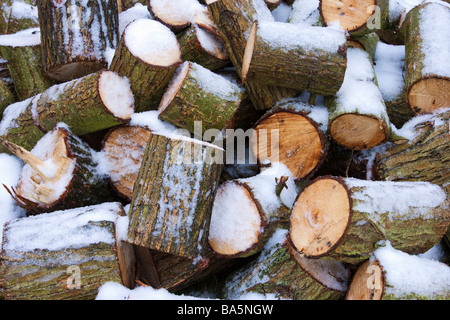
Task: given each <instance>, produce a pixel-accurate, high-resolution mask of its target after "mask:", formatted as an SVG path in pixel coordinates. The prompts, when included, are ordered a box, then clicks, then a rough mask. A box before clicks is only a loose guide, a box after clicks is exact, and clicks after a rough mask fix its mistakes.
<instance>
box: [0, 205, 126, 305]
mask: <svg viewBox="0 0 450 320" xmlns="http://www.w3.org/2000/svg"><path fill="white" fill-rule="evenodd" d="M123 215H125V213H124V212H123V209H122V206H121V205H120V204H119V203H104V204H100V205H98V206H90V207H83V208H77V209H73V210H64V211H56V212H52V213H46V214H41V215H38V216H33V217H26V218H21V219H16V220H12V221H10V222H8V223H7V224H6V226H5V230H4V236H3V246H2V252H1V259H2V260H1V262H2V264H1V266H0V269H1V271H0V272H1V274H2V277H1V291H2V294H3V296H4V298H5V299H8V300H78V299H80V300H86V299H92V300H93V299H95V297H96V295H97V293H98V288H99V287H100V286H101V285H102V284H103V283H106V282H109V281H114V282H119V283H121V284H123V285H126V286H127V287H128V288H133V287H134V274H133V268H134V267H133V264H134V262H133V256H132V255H130V252H129V251H127V250H128V249H129V248H126V247H123V243H120V242H121V240H120V233H119V231H118V228H117V227H118V225H117V224H118V221H119V219H123V218H125V217H121V216H123ZM17 234H19V236H18V235H17ZM20 235H22V237H21V236H20ZM52 240H53V241H52ZM96 241H98V242H96ZM125 257H127V258H125ZM121 269H122V270H127V272H121ZM123 276H126V278H123ZM130 279H132V281H130Z"/></svg>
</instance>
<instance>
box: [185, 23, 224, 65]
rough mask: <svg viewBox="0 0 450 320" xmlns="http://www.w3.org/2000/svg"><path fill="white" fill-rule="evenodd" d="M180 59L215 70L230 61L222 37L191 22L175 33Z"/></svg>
mask: <svg viewBox="0 0 450 320" xmlns="http://www.w3.org/2000/svg"><path fill="white" fill-rule="evenodd" d="M177 38H178V42H179V43H180V46H181V59H182V60H183V61H191V62H195V63H198V64H199V65H201V66H203V67H205V68H207V69H209V70H211V71H215V70H217V69H221V68H223V67H226V66H227V65H228V64H229V63H230V59H229V58H228V53H227V52H226V50H225V47H224V44H223V41H222V39H221V38H220V37H219V36H217V35H216V34H214V33H212V32H211V31H209V30H207V29H205V28H204V27H203V26H201V25H197V24H193V25H191V26H190V27H189V28H187V29H186V30H185V31H183V32H181V33H179V34H178V35H177Z"/></svg>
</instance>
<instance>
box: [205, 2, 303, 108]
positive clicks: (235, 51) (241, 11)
mask: <svg viewBox="0 0 450 320" xmlns="http://www.w3.org/2000/svg"><path fill="white" fill-rule="evenodd" d="M207 2H208V10H209V12H210V13H211V17H212V19H213V21H214V22H215V25H216V26H217V29H218V32H219V34H220V36H221V38H222V40H223V41H224V44H225V48H226V50H227V52H228V55H229V57H230V61H231V62H232V64H233V66H234V67H235V68H236V71H237V73H238V75H239V77H241V67H242V62H243V57H244V51H245V46H246V44H247V39H246V36H245V35H246V34H248V32H249V31H250V28H251V26H252V23H253V21H255V20H260V21H263V20H265V19H273V16H272V15H271V13H270V10H268V8H267V7H266V6H264V7H261V6H258V3H256V4H255V3H254V0H239V1H234V0H233V1H232V0H215V1H214V0H211V1H207ZM271 21H272V20H271ZM245 88H246V90H247V92H248V95H249V97H250V99H251V101H252V103H253V105H254V107H255V108H256V109H257V110H267V109H270V108H272V107H273V106H274V105H275V104H276V103H277V102H278V101H280V100H282V99H284V98H291V97H294V96H295V95H296V94H297V91H296V90H294V89H290V88H283V87H280V86H271V85H265V84H261V83H259V82H256V81H247V82H246V83H245Z"/></svg>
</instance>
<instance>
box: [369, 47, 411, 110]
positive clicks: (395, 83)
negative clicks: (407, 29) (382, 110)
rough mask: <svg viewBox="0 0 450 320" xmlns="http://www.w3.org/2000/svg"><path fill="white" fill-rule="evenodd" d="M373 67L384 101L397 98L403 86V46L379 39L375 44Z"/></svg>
mask: <svg viewBox="0 0 450 320" xmlns="http://www.w3.org/2000/svg"><path fill="white" fill-rule="evenodd" d="M374 62H375V64H374V68H375V73H376V77H377V80H378V87H379V89H380V91H381V94H382V96H383V99H384V100H385V101H393V100H395V99H396V98H398V97H399V96H400V95H401V93H402V91H403V88H404V86H405V80H404V79H403V68H404V65H405V46H404V45H391V44H386V43H383V42H381V41H379V42H378V44H377V49H376V51H375V58H374Z"/></svg>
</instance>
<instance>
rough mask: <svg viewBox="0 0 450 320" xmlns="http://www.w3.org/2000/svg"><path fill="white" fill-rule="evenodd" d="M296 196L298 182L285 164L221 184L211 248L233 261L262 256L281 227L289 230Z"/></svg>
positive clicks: (216, 202) (211, 229) (211, 230)
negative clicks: (274, 233)
mask: <svg viewBox="0 0 450 320" xmlns="http://www.w3.org/2000/svg"><path fill="white" fill-rule="evenodd" d="M296 195H297V187H296V185H295V183H294V179H293V178H292V175H291V174H290V172H289V170H287V168H286V167H284V166H283V165H282V164H278V165H276V164H274V166H273V167H272V168H270V169H266V170H264V171H263V172H261V173H260V174H258V175H256V176H254V177H250V178H242V179H236V180H230V181H227V182H225V183H223V184H221V185H220V186H219V189H218V191H217V195H216V197H215V199H214V206H213V210H212V214H211V223H210V227H209V237H208V241H209V245H210V246H211V248H212V249H213V250H214V252H216V253H217V254H219V255H221V256H224V257H229V258H237V257H239V258H242V257H248V256H251V255H255V254H257V253H259V252H261V250H262V249H263V248H264V246H265V244H266V242H267V241H268V239H269V238H270V237H271V236H272V234H273V232H274V231H275V230H276V228H277V227H279V226H280V225H283V226H285V227H287V226H288V221H289V211H290V210H289V209H290V207H291V206H292V203H293V201H294V199H295V197H296Z"/></svg>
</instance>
